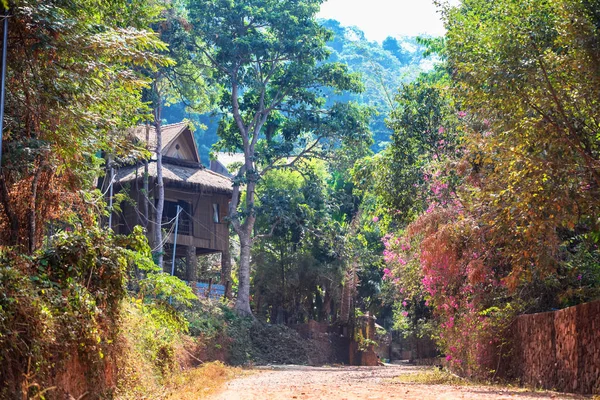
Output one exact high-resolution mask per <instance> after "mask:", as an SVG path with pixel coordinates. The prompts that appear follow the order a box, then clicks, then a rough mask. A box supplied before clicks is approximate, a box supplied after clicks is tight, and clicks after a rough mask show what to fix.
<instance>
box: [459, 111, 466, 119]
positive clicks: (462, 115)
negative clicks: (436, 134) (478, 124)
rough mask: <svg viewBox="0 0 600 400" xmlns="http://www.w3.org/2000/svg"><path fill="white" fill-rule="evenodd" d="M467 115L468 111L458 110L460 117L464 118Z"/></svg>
mask: <svg viewBox="0 0 600 400" xmlns="http://www.w3.org/2000/svg"><path fill="white" fill-rule="evenodd" d="M466 116H467V112H466V111H459V112H458V118H464V117H466Z"/></svg>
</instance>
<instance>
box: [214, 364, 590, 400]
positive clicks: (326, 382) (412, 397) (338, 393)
mask: <svg viewBox="0 0 600 400" xmlns="http://www.w3.org/2000/svg"><path fill="white" fill-rule="evenodd" d="M418 371H420V369H419V367H410V366H386V367H341V368H330V367H320V368H317V367H301V366H285V367H275V368H274V369H270V370H259V371H257V372H256V373H252V374H250V375H246V376H243V377H240V378H237V379H234V380H233V381H230V382H229V383H228V384H227V385H226V386H225V388H224V389H223V391H221V392H220V393H218V394H216V395H215V396H213V397H212V400H283V399H286V400H288V399H309V400H315V399H323V400H359V399H360V400H368V399H372V400H387V399H406V400H434V399H436V400H437V399H440V400H442V399H444V400H445V399H448V400H449V399H491V400H500V399H502V400H505V399H515V400H539V399H582V398H584V397H579V396H571V395H564V394H560V393H549V392H527V391H523V390H519V389H516V390H515V389H509V388H499V387H485V386H455V385H450V386H448V385H424V384H414V383H400V382H399V381H398V380H395V379H394V378H397V377H398V376H399V375H403V374H412V373H416V372H418Z"/></svg>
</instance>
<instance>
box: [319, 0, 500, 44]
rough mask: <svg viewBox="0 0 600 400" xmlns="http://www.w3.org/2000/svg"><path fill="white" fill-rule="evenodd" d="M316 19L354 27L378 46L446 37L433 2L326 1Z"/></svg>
mask: <svg viewBox="0 0 600 400" xmlns="http://www.w3.org/2000/svg"><path fill="white" fill-rule="evenodd" d="M492 1H493V0H492ZM451 3H452V4H456V3H457V0H452V1H451ZM319 17H320V18H331V19H336V20H338V21H340V23H341V24H342V25H343V26H352V25H355V26H357V27H359V28H360V29H361V30H362V31H364V32H365V35H366V37H367V39H369V40H376V41H378V42H381V41H383V40H384V39H385V38H386V37H388V36H417V35H420V34H429V35H432V36H442V35H443V34H444V33H445V30H444V25H443V23H442V21H441V18H440V14H439V13H438V12H437V7H436V6H435V5H434V4H433V0H327V1H325V3H323V5H321V12H320V13H319Z"/></svg>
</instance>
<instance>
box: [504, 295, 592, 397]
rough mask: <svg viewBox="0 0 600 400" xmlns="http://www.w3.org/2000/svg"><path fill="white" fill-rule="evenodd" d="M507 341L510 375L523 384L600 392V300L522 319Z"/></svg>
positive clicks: (515, 325)
mask: <svg viewBox="0 0 600 400" xmlns="http://www.w3.org/2000/svg"><path fill="white" fill-rule="evenodd" d="M511 336H512V338H511V339H512V340H511V341H512V344H513V349H512V354H510V356H509V360H510V361H509V364H510V365H509V368H508V370H509V371H510V373H511V375H513V377H516V378H518V379H519V380H520V381H521V382H522V383H523V384H524V385H527V386H534V387H540V388H544V389H556V390H559V391H564V392H574V393H593V394H599V393H600V301H596V302H592V303H586V304H581V305H578V306H576V307H570V308H566V309H564V310H559V311H554V312H548V313H541V314H531V315H522V316H520V317H518V318H517V320H516V321H515V323H514V325H513V329H512V332H511Z"/></svg>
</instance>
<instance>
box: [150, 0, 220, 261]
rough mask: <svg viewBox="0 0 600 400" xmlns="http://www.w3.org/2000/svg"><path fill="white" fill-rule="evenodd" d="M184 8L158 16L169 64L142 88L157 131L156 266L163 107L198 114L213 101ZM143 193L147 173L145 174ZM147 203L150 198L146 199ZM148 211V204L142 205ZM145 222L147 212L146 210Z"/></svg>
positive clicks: (161, 194) (159, 238)
mask: <svg viewBox="0 0 600 400" xmlns="http://www.w3.org/2000/svg"><path fill="white" fill-rule="evenodd" d="M185 14H186V13H185V10H184V9H183V7H182V5H180V4H178V3H170V4H167V6H166V8H165V9H164V10H163V12H162V13H161V15H160V19H161V20H160V22H159V23H156V24H154V26H153V28H154V29H155V30H156V32H157V33H158V35H159V37H160V39H161V40H162V41H163V42H164V43H165V44H166V45H168V52H167V54H168V57H169V60H170V61H171V63H169V64H167V65H164V66H162V67H160V68H155V69H153V70H149V71H148V70H147V71H145V72H146V74H147V75H148V76H149V78H150V79H152V85H151V86H150V87H149V88H148V89H147V90H146V91H145V96H144V99H145V100H146V101H148V102H149V105H150V108H151V109H152V125H153V126H154V129H155V132H156V150H155V153H156V175H157V176H156V189H157V190H156V192H157V193H156V195H157V203H156V209H155V211H156V212H155V220H154V221H153V232H154V246H155V248H156V258H157V260H158V265H160V266H161V267H162V266H163V240H162V230H161V228H160V227H161V224H162V215H163V210H164V200H165V199H164V197H165V194H164V182H163V168H162V123H163V108H164V106H165V105H166V106H169V105H170V104H173V103H182V104H183V105H184V106H185V109H186V111H187V112H189V113H193V114H199V113H202V112H205V111H207V110H208V109H210V106H211V105H212V103H213V101H214V94H215V90H211V89H210V88H209V87H208V85H207V84H206V81H205V79H204V78H205V76H207V75H208V74H209V71H208V69H207V66H206V64H207V63H206V59H205V56H204V54H203V53H202V52H201V51H199V50H198V48H197V47H196V45H198V44H200V43H201V42H202V39H201V38H199V37H198V36H197V35H195V34H194V33H195V32H194V31H191V30H189V29H187V26H188V24H189V23H188V21H187V19H186V16H185ZM144 186H145V188H144V189H145V192H146V193H148V188H147V174H146V177H145V182H144ZM146 201H147V202H149V201H150V199H146ZM144 210H147V204H144ZM145 217H146V221H144V223H146V222H148V213H147V212H146V211H145Z"/></svg>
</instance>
